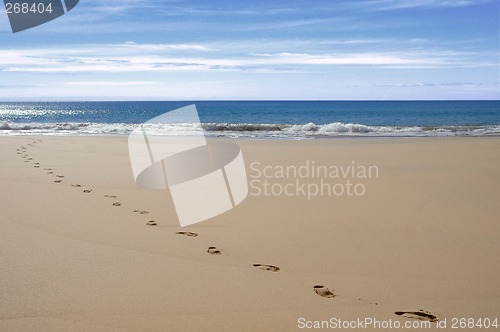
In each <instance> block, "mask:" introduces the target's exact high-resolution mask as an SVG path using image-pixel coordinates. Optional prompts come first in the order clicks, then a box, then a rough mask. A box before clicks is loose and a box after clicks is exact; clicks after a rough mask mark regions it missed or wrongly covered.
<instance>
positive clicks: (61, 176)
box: [56, 175, 64, 179]
mask: <svg viewBox="0 0 500 332" xmlns="http://www.w3.org/2000/svg"><path fill="white" fill-rule="evenodd" d="M56 177H58V178H61V179H62V178H64V175H56Z"/></svg>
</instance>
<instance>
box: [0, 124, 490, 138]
mask: <svg viewBox="0 0 500 332" xmlns="http://www.w3.org/2000/svg"><path fill="white" fill-rule="evenodd" d="M139 125H140V124H129V123H71V122H63V123H37V122H33V123H10V122H7V121H3V122H0V135H84V136H92V135H128V134H130V133H131V132H132V131H133V130H134V129H135V128H137V126H139ZM142 126H144V127H146V128H147V129H148V131H149V132H152V133H156V134H157V135H171V136H177V135H181V136H186V135H190V134H191V133H192V132H194V133H199V125H197V124H189V123H171V124H166V123H147V124H143V125H142ZM202 126H203V129H204V130H205V133H206V135H207V136H216V137H231V138H284V139H286V138H293V139H295V138H314V137H337V136H340V137H342V136H369V137H377V136H381V137H383V136H410V137H411V136H415V137H418V136H467V135H470V136H491V135H496V136H498V135H500V125H490V126H436V127H419V126H407V127H402V126H401V127H398V126H369V125H364V124H358V123H341V122H334V123H328V124H320V125H318V124H314V123H312V122H310V123H306V124H301V125H298V124H295V125H291V124H250V123H204V124H203V125H202Z"/></svg>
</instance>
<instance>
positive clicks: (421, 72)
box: [0, 0, 500, 101]
mask: <svg viewBox="0 0 500 332" xmlns="http://www.w3.org/2000/svg"><path fill="white" fill-rule="evenodd" d="M499 22H500V1H499V0H412V1H403V0H359V1H356V0H349V1H343V0H338V1H337V0H274V1H272V0H265V1H263V0H242V1H234V0H231V1H229V0H194V1H189V0H80V3H79V4H78V5H77V6H76V7H75V8H74V9H73V10H72V11H70V12H68V13H67V14H65V15H63V16H61V17H60V18H58V19H56V20H53V21H51V22H49V23H46V24H44V25H41V26H38V27H35V28H32V29H29V30H25V31H22V32H18V33H15V34H14V33H12V31H11V29H10V26H9V21H8V18H7V14H6V12H5V7H3V6H2V9H1V10H0V100H3V101H26V100H32V101H69V100H71V101H73V100H74V101H80V100H89V101H90V100H462V99H465V100H476V99H477V100H482V99H485V100H486V99H494V100H499V99H500V40H499V39H500V26H499Z"/></svg>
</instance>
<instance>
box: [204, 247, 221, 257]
mask: <svg viewBox="0 0 500 332" xmlns="http://www.w3.org/2000/svg"><path fill="white" fill-rule="evenodd" d="M207 252H208V253H209V254H210V255H220V254H221V252H220V250H219V249H217V248H216V247H208V250H207Z"/></svg>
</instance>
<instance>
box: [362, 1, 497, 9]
mask: <svg viewBox="0 0 500 332" xmlns="http://www.w3.org/2000/svg"><path fill="white" fill-rule="evenodd" d="M495 1H496V0H412V1H401V0H372V1H363V2H361V3H357V4H356V5H360V6H364V7H365V8H371V9H373V10H397V9H411V8H430V9H432V8H456V7H466V6H473V5H478V4H481V3H491V2H495Z"/></svg>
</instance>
